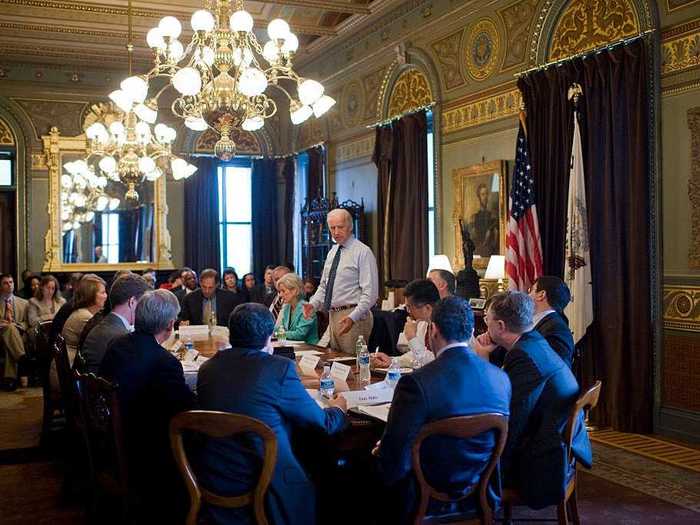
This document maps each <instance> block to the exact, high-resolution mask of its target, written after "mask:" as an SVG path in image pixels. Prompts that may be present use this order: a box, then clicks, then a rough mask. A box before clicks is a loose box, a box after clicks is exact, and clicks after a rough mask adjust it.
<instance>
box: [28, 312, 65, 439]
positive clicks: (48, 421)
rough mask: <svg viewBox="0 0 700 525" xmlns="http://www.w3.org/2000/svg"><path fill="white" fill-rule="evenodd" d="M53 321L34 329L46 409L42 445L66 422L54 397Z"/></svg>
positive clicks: (38, 369) (38, 368) (39, 375)
mask: <svg viewBox="0 0 700 525" xmlns="http://www.w3.org/2000/svg"><path fill="white" fill-rule="evenodd" d="M52 324H53V321H43V322H41V323H39V324H38V325H37V326H36V328H35V329H34V330H35V332H34V344H35V348H34V351H35V357H36V367H37V368H36V374H37V376H38V378H39V383H40V384H41V387H42V390H43V396H44V410H43V417H42V422H41V445H42V446H45V445H47V444H48V442H49V438H50V436H51V435H52V433H54V432H56V431H59V430H62V429H63V428H64V427H65V424H66V418H65V415H64V414H63V405H62V404H61V403H59V402H57V400H56V399H55V398H54V397H52V395H51V383H50V379H49V373H50V371H51V363H52V362H53V359H54V354H53V351H52V347H51V343H50V342H49V338H50V333H51V326H52Z"/></svg>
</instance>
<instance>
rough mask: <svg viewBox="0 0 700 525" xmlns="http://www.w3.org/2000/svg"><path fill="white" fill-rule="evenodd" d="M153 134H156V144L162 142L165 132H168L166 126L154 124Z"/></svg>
mask: <svg viewBox="0 0 700 525" xmlns="http://www.w3.org/2000/svg"><path fill="white" fill-rule="evenodd" d="M153 131H154V133H155V134H156V139H157V140H158V142H163V139H164V138H165V136H166V134H167V132H168V126H166V125H165V124H162V123H161V124H156V127H155V128H153Z"/></svg>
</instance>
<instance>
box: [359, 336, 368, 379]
mask: <svg viewBox="0 0 700 525" xmlns="http://www.w3.org/2000/svg"><path fill="white" fill-rule="evenodd" d="M357 351H358V353H357V366H358V367H359V369H360V382H362V383H369V381H370V371H369V350H368V349H367V344H366V343H365V339H364V337H362V336H360V337H358V338H357Z"/></svg>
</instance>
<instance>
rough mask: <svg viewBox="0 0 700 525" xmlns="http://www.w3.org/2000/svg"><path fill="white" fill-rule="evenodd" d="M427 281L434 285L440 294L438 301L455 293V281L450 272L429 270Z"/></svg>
mask: <svg viewBox="0 0 700 525" xmlns="http://www.w3.org/2000/svg"><path fill="white" fill-rule="evenodd" d="M428 279H430V280H431V281H433V283H435V286H436V287H437V289H438V292H440V299H444V298H445V297H449V296H450V295H454V294H455V291H457V280H456V279H455V276H454V274H453V273H452V272H448V271H447V270H430V271H429V272H428Z"/></svg>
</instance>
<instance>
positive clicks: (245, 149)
mask: <svg viewBox="0 0 700 525" xmlns="http://www.w3.org/2000/svg"><path fill="white" fill-rule="evenodd" d="M218 140H219V134H218V133H216V132H215V131H213V130H211V129H208V130H206V131H203V132H202V133H201V134H200V135H199V137H197V142H196V143H195V147H194V150H195V151H196V152H197V153H212V152H213V151H214V144H216V142H217V141H218ZM231 140H233V142H235V143H236V153H240V154H243V155H260V154H261V153H262V148H261V147H260V142H259V141H258V138H257V137H256V136H255V134H254V133H251V132H250V131H242V130H236V129H234V130H233V131H232V132H231Z"/></svg>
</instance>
